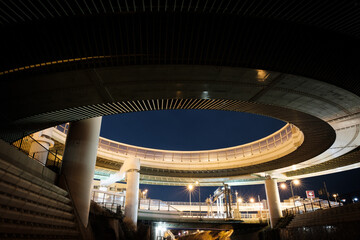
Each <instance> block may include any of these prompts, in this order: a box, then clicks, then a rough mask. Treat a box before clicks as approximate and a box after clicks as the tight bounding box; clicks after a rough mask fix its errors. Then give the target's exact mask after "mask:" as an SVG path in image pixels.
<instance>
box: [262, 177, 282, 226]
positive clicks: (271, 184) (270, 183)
mask: <svg viewBox="0 0 360 240" xmlns="http://www.w3.org/2000/svg"><path fill="white" fill-rule="evenodd" d="M265 190H266V199H267V204H268V208H269V212H270V224H271V228H273V227H274V226H275V224H276V223H277V221H278V220H279V219H280V218H281V217H282V212H281V204H280V195H279V189H278V185H277V181H276V179H272V178H271V177H270V176H268V177H267V179H266V180H265Z"/></svg>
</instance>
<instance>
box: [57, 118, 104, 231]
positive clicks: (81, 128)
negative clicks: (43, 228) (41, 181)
mask: <svg viewBox="0 0 360 240" xmlns="http://www.w3.org/2000/svg"><path fill="white" fill-rule="evenodd" d="M101 119H102V117H97V118H91V119H86V120H81V121H77V122H72V123H70V126H69V131H68V135H67V138H66V143H65V150H64V156H63V163H62V168H61V175H62V176H65V178H66V182H67V184H68V187H69V190H70V193H71V196H72V198H73V201H74V205H75V207H76V209H77V212H78V214H79V216H80V220H81V222H82V224H83V225H84V226H85V227H87V225H88V219H89V210H90V198H91V196H90V195H91V186H92V182H93V178H94V170H95V163H96V154H97V149H98V144H99V135H100V127H101Z"/></svg>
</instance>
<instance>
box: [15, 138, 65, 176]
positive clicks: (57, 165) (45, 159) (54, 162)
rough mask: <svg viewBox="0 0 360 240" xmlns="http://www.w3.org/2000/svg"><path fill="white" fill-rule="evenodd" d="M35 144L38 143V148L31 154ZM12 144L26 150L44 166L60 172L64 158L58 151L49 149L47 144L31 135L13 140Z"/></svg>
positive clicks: (27, 153)
mask: <svg viewBox="0 0 360 240" xmlns="http://www.w3.org/2000/svg"><path fill="white" fill-rule="evenodd" d="M33 144H37V150H36V151H35V152H33V153H32V154H29V152H30V148H31V146H32V145H33ZM12 145H13V146H15V147H16V148H17V149H19V150H20V151H22V152H24V153H25V154H26V155H28V156H29V157H31V158H32V159H34V160H36V161H38V162H39V163H40V164H42V165H43V166H46V167H48V168H49V169H51V170H53V171H54V172H56V173H60V170H61V164H62V159H61V158H60V157H59V156H58V153H57V151H55V152H53V151H50V150H48V149H47V148H46V147H45V146H43V145H42V144H41V143H39V142H38V141H36V140H35V139H34V138H33V137H32V136H31V135H29V136H26V137H23V138H21V139H19V140H17V141H15V142H13V143H12Z"/></svg>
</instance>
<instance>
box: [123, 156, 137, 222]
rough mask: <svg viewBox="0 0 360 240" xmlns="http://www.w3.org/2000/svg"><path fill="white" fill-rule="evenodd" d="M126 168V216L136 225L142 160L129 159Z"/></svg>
mask: <svg viewBox="0 0 360 240" xmlns="http://www.w3.org/2000/svg"><path fill="white" fill-rule="evenodd" d="M126 168H127V169H126V198H125V217H127V218H129V219H131V220H132V222H133V223H134V225H135V226H136V225H137V218H138V205H139V180H140V173H139V171H140V160H139V159H138V158H131V159H127V160H126Z"/></svg>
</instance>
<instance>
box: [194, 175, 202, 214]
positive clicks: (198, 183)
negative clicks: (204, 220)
mask: <svg viewBox="0 0 360 240" xmlns="http://www.w3.org/2000/svg"><path fill="white" fill-rule="evenodd" d="M195 184H196V185H197V186H199V211H200V212H199V214H200V218H201V199H200V182H199V181H196V182H195Z"/></svg>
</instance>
